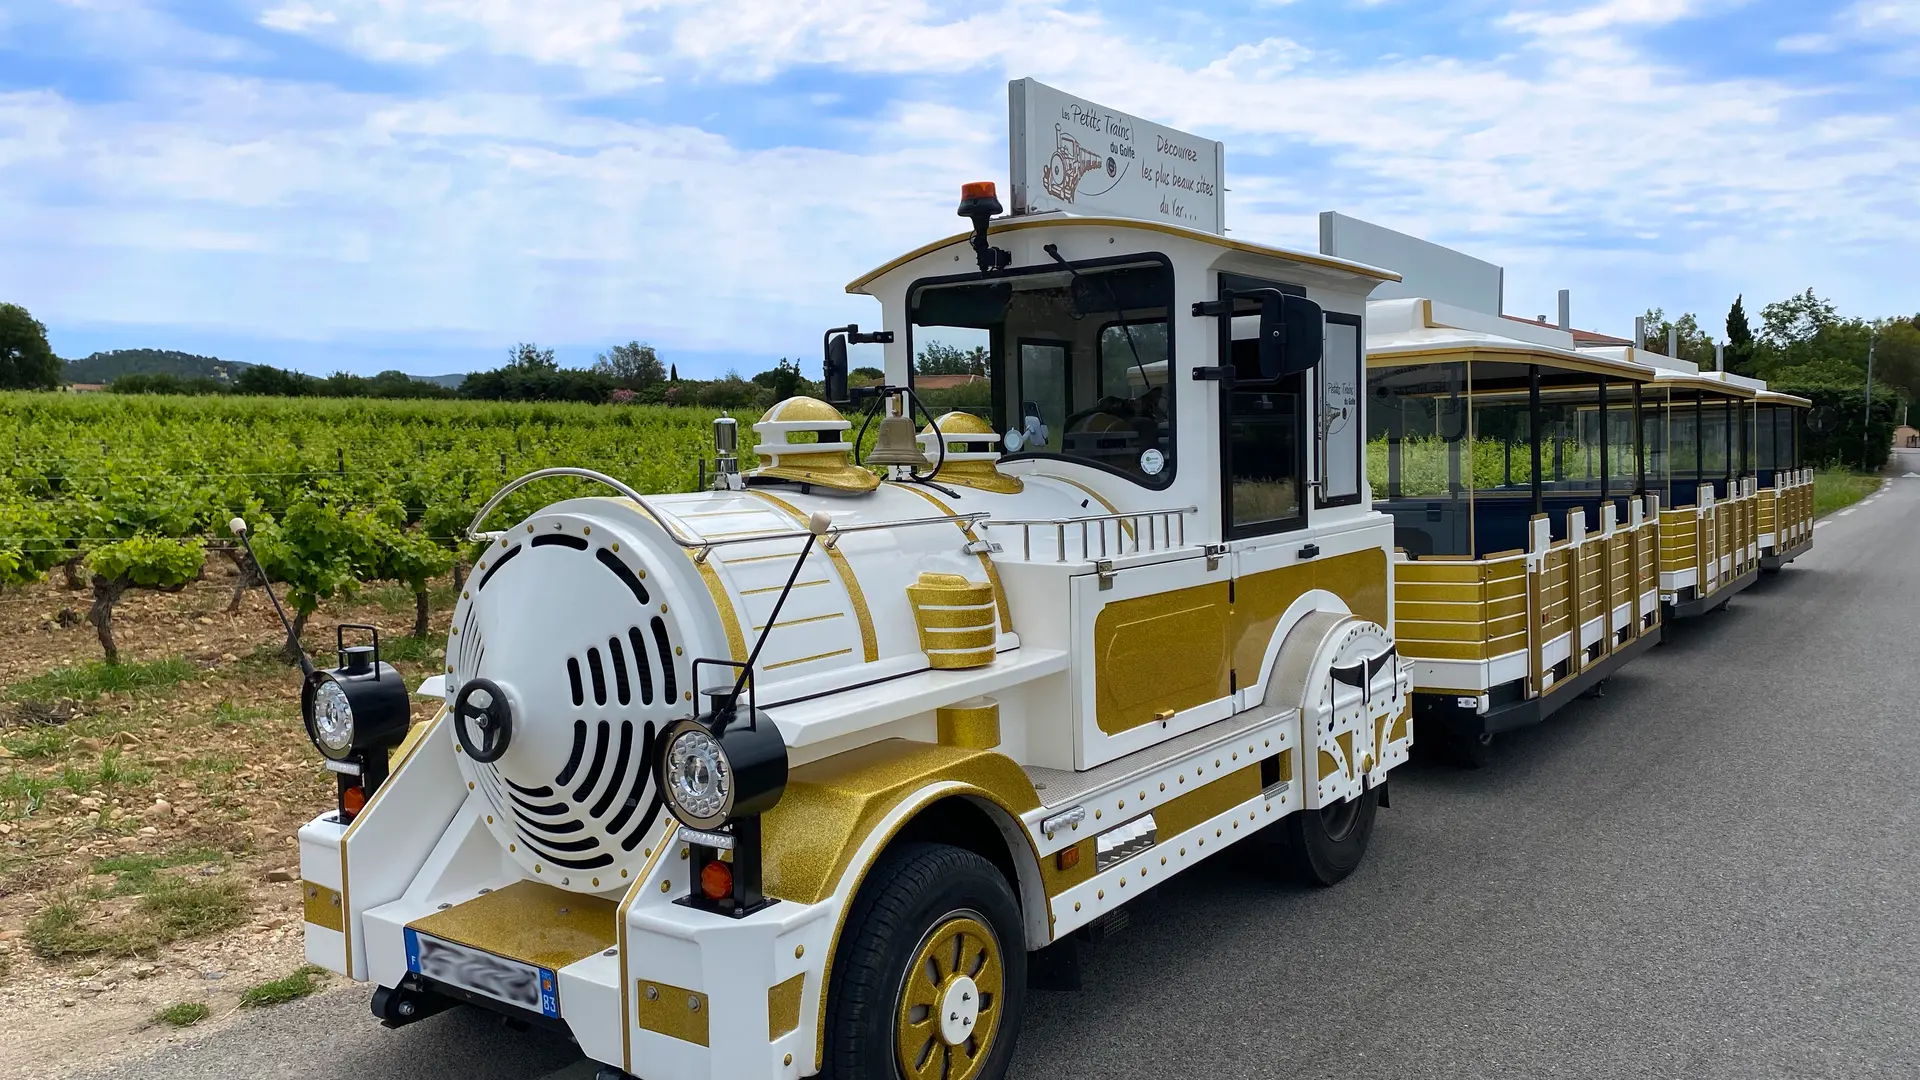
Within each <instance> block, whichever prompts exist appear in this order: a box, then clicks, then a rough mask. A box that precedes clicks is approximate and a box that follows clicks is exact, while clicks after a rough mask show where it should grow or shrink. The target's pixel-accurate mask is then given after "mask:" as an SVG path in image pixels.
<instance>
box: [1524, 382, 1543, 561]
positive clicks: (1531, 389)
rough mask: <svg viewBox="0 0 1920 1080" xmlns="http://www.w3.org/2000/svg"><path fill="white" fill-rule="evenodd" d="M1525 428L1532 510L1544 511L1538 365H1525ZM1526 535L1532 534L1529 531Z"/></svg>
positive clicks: (1535, 511)
mask: <svg viewBox="0 0 1920 1080" xmlns="http://www.w3.org/2000/svg"><path fill="white" fill-rule="evenodd" d="M1527 428H1528V432H1527V434H1528V436H1529V437H1530V441H1531V442H1532V443H1533V512H1534V513H1536V514H1540V513H1544V512H1545V511H1544V509H1543V507H1544V505H1545V504H1544V503H1543V502H1542V501H1541V498H1540V429H1541V428H1540V365H1539V364H1529V365H1527ZM1528 535H1532V534H1531V533H1529V534H1528Z"/></svg>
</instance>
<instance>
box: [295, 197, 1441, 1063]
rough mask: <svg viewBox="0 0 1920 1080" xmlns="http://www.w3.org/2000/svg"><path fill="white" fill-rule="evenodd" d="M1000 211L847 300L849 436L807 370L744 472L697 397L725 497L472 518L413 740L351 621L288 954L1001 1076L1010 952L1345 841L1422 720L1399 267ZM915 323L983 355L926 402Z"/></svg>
mask: <svg viewBox="0 0 1920 1080" xmlns="http://www.w3.org/2000/svg"><path fill="white" fill-rule="evenodd" d="M998 212H999V206H998V203H997V200H996V199H995V197H994V195H993V192H992V185H969V186H968V188H967V190H966V192H965V194H964V197H963V203H962V208H961V213H962V214H963V215H965V216H968V217H970V218H972V220H973V224H974V228H973V229H972V231H971V232H970V233H962V234H960V235H957V236H953V237H949V238H947V239H944V240H940V241H938V242H935V243H932V244H929V245H927V246H926V247H923V248H921V249H919V250H917V251H914V252H911V253H909V254H907V255H904V256H902V257H901V258H899V259H896V260H894V261H893V262H891V263H888V264H887V265H885V266H883V267H881V268H879V269H877V270H875V271H873V272H872V273H869V274H867V275H865V276H863V277H861V278H860V279H859V280H857V281H855V282H854V283H853V284H852V285H851V286H849V290H850V291H852V292H855V293H863V294H866V295H870V296H872V297H874V298H876V299H877V300H878V301H879V302H880V307H881V312H882V316H883V320H884V325H885V326H886V327H888V328H889V329H888V330H887V331H884V332H882V333H879V334H866V335H861V334H859V333H858V331H857V330H856V329H854V328H844V330H843V331H842V332H840V333H839V334H838V335H836V336H834V337H832V338H830V339H829V348H828V359H827V364H826V366H827V383H828V387H829V390H828V394H827V396H828V397H830V398H835V399H836V400H840V401H841V402H842V404H843V405H844V404H845V402H846V399H848V398H849V397H857V396H858V394H859V392H858V391H855V392H853V393H852V394H850V393H849V392H847V391H846V390H845V341H846V339H847V338H848V337H849V336H851V337H853V338H854V340H856V341H880V342H883V343H884V349H885V371H886V380H885V382H886V385H885V386H883V387H879V388H877V389H875V390H872V391H870V392H869V394H870V395H871V400H870V404H871V406H872V407H873V408H876V409H879V410H880V411H881V412H880V415H879V417H878V423H879V426H880V438H879V442H878V444H877V448H876V449H875V451H874V452H873V453H871V454H869V455H867V456H866V458H865V460H858V459H857V457H856V454H855V447H856V446H857V445H858V444H859V440H858V438H857V437H856V436H851V435H850V434H849V432H850V428H851V426H852V424H853V421H852V420H850V419H848V418H847V417H846V415H844V414H843V412H842V411H841V409H840V408H836V407H835V405H832V404H829V403H828V402H826V401H822V400H814V399H810V398H792V399H789V400H787V401H783V402H781V403H779V404H778V405H775V406H774V407H773V408H772V409H770V410H768V411H767V413H766V414H765V416H764V417H762V418H761V420H760V422H759V423H757V424H756V425H755V430H756V432H757V434H758V436H759V444H758V454H759V456H760V458H761V460H762V462H763V464H762V465H761V467H759V468H757V469H754V470H751V471H746V472H742V471H741V470H740V469H739V468H738V467H737V466H736V464H735V462H734V459H733V458H732V456H731V454H730V453H729V452H728V451H730V450H731V443H732V432H731V427H730V425H731V421H722V423H721V426H720V429H719V431H718V432H717V435H718V441H719V450H720V454H719V460H718V461H717V462H716V467H715V469H714V473H713V475H714V483H713V486H712V489H711V490H707V491H702V492H698V493H690V494H677V495H642V494H640V493H637V492H634V491H632V490H629V489H627V488H626V487H625V486H624V485H623V484H621V483H620V482H619V481H618V480H615V479H613V478H608V477H599V476H598V474H590V473H587V472H586V471H585V470H547V471H544V472H541V473H535V474H532V475H530V476H528V477H523V478H521V479H520V480H517V481H515V482H514V484H512V485H509V489H508V490H511V489H513V488H518V487H520V486H522V485H524V484H526V483H529V482H536V481H539V480H541V479H542V478H544V477H546V476H549V475H571V476H587V477H590V478H595V479H600V480H602V481H604V482H605V484H606V486H607V488H608V491H607V493H606V496H605V497H595V498H574V499H569V500H567V501H563V502H559V503H556V504H553V505H551V506H548V507H547V508H545V509H544V510H541V511H539V512H537V513H535V514H533V515H532V516H531V517H528V518H526V519H525V520H523V521H515V522H513V523H511V524H510V525H506V526H505V527H504V528H501V529H499V530H498V531H494V532H484V531H482V527H483V525H485V524H486V522H485V521H484V520H476V522H475V526H474V528H475V535H476V536H480V537H484V538H485V539H486V541H487V543H488V548H487V554H486V555H485V557H484V558H483V559H482V560H481V561H480V562H479V563H478V565H477V566H476V567H475V569H474V572H473V575H472V577H471V579H470V582H469V583H468V584H467V586H466V591H465V592H464V593H463V594H462V596H461V598H460V601H459V604H458V606H457V608H456V610H455V612H454V616H453V628H452V636H451V637H450V639H449V644H448V660H447V665H446V673H445V675H444V677H443V679H442V680H440V681H438V682H437V684H435V685H430V686H428V687H425V688H423V691H424V692H427V693H431V694H438V695H442V696H444V699H445V707H444V708H443V709H441V710H440V712H439V714H438V715H436V716H435V717H434V718H433V719H432V720H431V721H429V722H427V723H424V724H420V725H417V726H416V727H414V728H413V729H412V730H411V731H407V732H406V733H405V735H404V741H403V738H402V734H401V733H402V732H403V731H405V728H404V724H399V725H396V724H394V723H393V722H392V721H391V718H390V717H389V716H387V714H389V713H391V711H392V709H393V702H392V696H391V686H392V682H393V679H394V676H393V675H392V674H391V670H392V669H391V668H387V667H384V666H382V665H379V664H378V663H371V664H369V663H367V662H366V659H365V658H364V657H362V656H361V655H359V654H358V653H356V654H355V655H354V657H353V658H352V659H351V660H350V661H343V664H342V667H341V668H340V669H338V670H336V671H332V672H321V673H318V674H317V675H315V676H314V677H313V679H312V682H311V683H310V684H309V692H308V694H307V698H308V701H309V705H308V714H309V715H308V725H309V729H310V731H313V732H314V733H315V742H316V744H317V745H319V746H320V747H321V749H322V751H323V753H325V754H326V755H327V756H328V758H329V759H330V761H332V762H333V767H334V768H335V770H336V771H337V772H339V773H340V774H341V776H342V780H341V785H342V791H343V798H342V805H341V807H340V808H339V809H338V810H337V811H336V812H332V813H328V814H325V815H323V816H321V817H319V818H316V819H315V820H314V821H313V822H312V823H310V824H309V825H307V826H306V827H305V828H303V829H302V830H301V833H300V850H301V866H302V876H303V878H304V880H305V886H304V887H305V890H306V898H307V899H306V940H307V953H308V956H309V957H310V958H311V959H312V960H313V961H314V962H315V963H318V964H320V965H322V966H325V967H327V968H330V969H332V970H334V971H338V972H341V973H344V974H346V975H348V976H350V977H351V978H353V979H357V980H365V981H368V982H372V983H374V984H376V986H377V987H378V989H377V990H376V992H375V997H374V1010H375V1012H376V1014H378V1015H379V1016H380V1017H381V1018H382V1019H383V1020H385V1021H386V1022H388V1023H389V1024H393V1025H400V1024H404V1023H407V1022H409V1021H412V1020H415V1019H419V1018H421V1017H423V1016H426V1015H429V1014H431V1013H433V1012H435V1011H437V1010H438V1009H440V1008H443V1007H445V1006H446V1005H447V1004H449V1003H452V1002H456V1001H465V1002H469V1003H475V1004H480V1005H483V1006H485V1007H488V1008H492V1009H495V1010H498V1011H501V1012H504V1013H507V1014H509V1015H512V1016H516V1017H519V1018H522V1019H526V1020H528V1021H530V1022H536V1023H545V1024H548V1025H555V1026H559V1027H561V1028H563V1029H564V1030H566V1031H568V1032H570V1033H571V1035H572V1036H573V1037H574V1038H575V1039H576V1040H577V1041H578V1044H579V1046H580V1048H581V1050H582V1051H583V1052H584V1053H585V1054H586V1056H588V1057H589V1058H591V1059H593V1060H594V1061H597V1062H600V1063H602V1064H603V1065H604V1068H603V1070H602V1075H603V1076H606V1077H629V1076H636V1077H645V1078H646V1080H691V1078H696V1077H698V1078H716V1080H718V1078H725V1080H739V1078H746V1077H799V1076H809V1075H813V1074H815V1073H818V1072H822V1071H831V1072H832V1073H833V1074H834V1075H836V1076H842V1077H879V1076H885V1077H907V1078H920V1077H944V1078H947V1080H972V1078H976V1077H994V1076H998V1075H1000V1074H1001V1073H1002V1072H1003V1071H1004V1070H1005V1068H1006V1065H1007V1062H1008V1060H1009V1057H1010V1055H1011V1052H1012V1047H1013V1043H1014V1039H1015V1036H1016V1033H1017V1032H1018V1030H1019V1026H1020V1010H1021V1001H1022V997H1023V991H1024V989H1025V988H1026V986H1027V985H1028V981H1029V978H1030V977H1035V978H1038V977H1039V976H1040V973H1041V970H1042V969H1043V968H1044V969H1045V971H1046V972H1048V973H1049V977H1053V978H1058V977H1060V974H1059V973H1060V972H1061V971H1063V970H1064V969H1065V968H1066V967H1067V966H1068V965H1066V964H1065V963H1063V961H1064V960H1067V959H1070V958H1069V957H1066V956H1065V955H1064V954H1065V953H1066V952H1067V951H1068V950H1070V949H1071V947H1072V943H1073V941H1074V936H1075V934H1076V932H1078V931H1082V930H1083V929H1086V928H1089V927H1091V926H1093V925H1094V924H1096V923H1097V922H1098V921H1099V920H1101V919H1102V917H1103V916H1106V915H1107V914H1108V913H1110V912H1113V911H1115V909H1117V908H1119V907H1121V906H1122V905H1124V904H1125V903H1126V902H1127V901H1128V900H1129V899H1131V898H1133V897H1137V896H1139V895H1140V894H1142V893H1143V892H1145V891H1146V890H1148V889H1150V888H1152V887H1153V886H1154V885H1155V884H1157V883H1159V882H1160V881H1162V880H1165V879H1167V878H1170V877H1172V876H1174V875H1176V874H1178V873H1180V872H1181V871H1183V870H1185V869H1187V868H1188V867H1191V866H1193V865H1194V864H1195V863H1197V862H1199V861H1200V860H1201V859H1204V858H1206V857H1208V856H1212V855H1215V854H1219V853H1221V852H1223V851H1227V850H1229V849H1231V852H1232V855H1231V857H1234V858H1237V859H1244V860H1246V861H1248V862H1252V863H1269V862H1280V863H1283V864H1285V865H1286V866H1288V867H1290V868H1291V869H1292V870H1294V871H1296V872H1297V873H1298V874H1300V875H1301V876H1303V877H1305V878H1306V879H1307V880H1310V881H1314V882H1319V883H1324V884H1331V883H1333V882H1336V881H1338V880H1340V879H1341V878H1342V877H1344V876H1346V875H1347V874H1348V873H1349V872H1350V871H1351V870H1352V869H1353V868H1354V866H1355V865H1356V863H1357V862H1358V860H1359V859H1360V858H1361V855H1362V853H1363V852H1364V850H1365V848H1366V846H1367V840H1368V836H1369V834H1370V832H1371V829H1372V825H1373V821H1374V815H1375V810H1376V807H1377V806H1379V805H1384V803H1385V801H1386V791H1387V780H1388V777H1389V775H1390V772H1391V770H1393V769H1394V768H1395V767H1396V766H1398V765H1399V764H1401V763H1402V762H1403V761H1405V760H1406V758H1407V755H1408V749H1409V747H1410V745H1411V742H1412V734H1413V733H1412V728H1411V724H1412V721H1411V708H1410V695H1411V690H1412V683H1411V665H1410V664H1409V663H1408V662H1407V661H1405V660H1402V659H1401V658H1400V657H1399V655H1398V653H1397V651H1396V649H1395V647H1394V639H1393V636H1392V621H1391V620H1392V614H1391V613H1392V610H1393V597H1392V582H1391V579H1390V573H1389V562H1390V552H1391V550H1392V548H1393V536H1394V531H1393V523H1392V520H1391V519H1390V518H1388V517H1387V516H1385V515H1384V514H1382V513H1379V512H1377V511H1375V510H1374V508H1373V506H1372V504H1371V494H1370V491H1369V486H1368V483H1367V478H1366V476H1365V475H1364V470H1365V462H1366V456H1367V455H1366V453H1365V442H1364V438H1365V432H1366V430H1367V425H1366V422H1365V416H1364V409H1365V407H1366V402H1365V400H1364V395H1363V394H1362V392H1361V391H1362V388H1363V387H1364V385H1365V367H1364V358H1363V348H1364V343H1365V341H1366V334H1365V326H1364V323H1365V318H1366V300H1367V296H1368V293H1369V292H1370V291H1371V290H1372V289H1373V287H1374V286H1375V285H1376V284H1377V283H1379V282H1380V281H1382V280H1390V279H1392V278H1393V277H1394V275H1392V274H1390V273H1387V272H1384V271H1380V270H1375V269H1372V268H1370V267H1366V266H1362V265H1359V264H1356V263H1351V262H1346V261H1342V260H1339V259H1333V258H1329V257H1324V256H1318V255H1310V254H1302V253H1296V252H1291V251H1285V250H1280V249H1277V248H1270V247H1263V246H1260V245H1256V244H1250V243H1244V242H1240V241H1237V240H1229V239H1225V238H1223V237H1220V236H1216V235H1212V234H1209V233H1203V232H1198V231H1193V230H1188V229H1184V228H1179V227H1175V226H1170V225H1164V224H1159V223H1152V222H1142V221H1133V220H1123V219H1115V218H1099V217H1072V216H1067V215H1061V214H1038V215H1030V216H1020V217H995V215H996V214H997V213H998ZM931 343H941V344H944V345H946V346H948V347H950V348H955V349H961V350H970V349H972V348H974V347H978V348H981V349H983V350H984V353H983V354H982V355H984V356H985V357H986V374H985V376H984V377H981V378H977V379H972V380H948V381H950V382H951V381H960V382H964V383H966V385H965V386H964V387H961V388H960V392H956V391H955V390H954V388H952V387H948V388H945V389H943V390H941V391H939V392H936V391H935V390H934V389H933V388H932V387H930V386H926V385H920V386H916V375H915V373H914V363H913V358H914V357H915V356H916V355H917V352H918V351H919V350H922V349H924V348H925V347H926V346H927V345H928V344H931ZM920 380H921V382H922V383H923V384H924V382H925V381H926V380H925V377H924V376H922V377H920ZM942 393H945V394H947V396H949V397H964V395H967V394H970V395H971V397H967V398H965V399H966V400H968V401H970V402H972V404H970V405H968V406H966V407H962V408H952V409H944V410H943V409H940V408H939V407H937V406H932V405H923V404H921V403H924V402H929V401H931V400H932V399H935V398H938V397H939V396H940V395H941V394H942ZM935 413H938V415H934V414H935ZM916 428H917V429H918V430H917V437H916ZM506 493H507V492H506V491H505V490H503V491H502V492H501V495H500V496H496V498H495V500H494V503H493V504H490V505H489V506H488V508H487V509H485V510H483V511H482V513H481V519H485V518H487V517H488V516H490V514H491V513H492V511H493V508H494V506H495V505H497V504H498V503H499V501H500V498H501V497H503V496H505V495H506ZM382 680H385V683H384V689H383V690H382V692H379V693H376V692H374V691H372V690H370V689H368V688H369V687H371V686H374V685H375V684H380V683H381V682H382ZM383 717H385V719H383ZM362 800H364V805H362ZM1256 836H1259V837H1262V838H1264V839H1266V840H1267V841H1277V842H1266V843H1259V844H1252V845H1245V846H1236V845H1239V844H1240V842H1241V841H1246V840H1251V839H1253V838H1255V837H1256Z"/></svg>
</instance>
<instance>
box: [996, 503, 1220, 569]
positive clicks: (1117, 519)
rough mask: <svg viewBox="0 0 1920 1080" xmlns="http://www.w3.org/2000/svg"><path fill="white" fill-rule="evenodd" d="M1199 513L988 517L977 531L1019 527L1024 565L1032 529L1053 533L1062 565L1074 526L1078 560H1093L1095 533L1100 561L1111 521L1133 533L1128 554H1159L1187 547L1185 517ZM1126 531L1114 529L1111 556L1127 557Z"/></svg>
mask: <svg viewBox="0 0 1920 1080" xmlns="http://www.w3.org/2000/svg"><path fill="white" fill-rule="evenodd" d="M1199 512H1200V508H1199V507H1197V506H1181V507H1175V508H1172V509H1163V510H1128V511H1117V512H1115V513H1111V514H1086V515H1083V516H1080V517H1064V518H991V519H989V520H986V521H983V522H981V523H980V525H981V528H987V529H991V528H994V527H996V526H1000V525H1017V526H1019V527H1020V548H1021V558H1023V559H1025V560H1026V561H1028V562H1032V561H1033V530H1034V529H1037V528H1040V529H1052V530H1054V543H1055V545H1056V547H1057V553H1056V557H1055V559H1054V561H1055V562H1066V561H1067V530H1068V529H1069V528H1070V527H1072V526H1076V525H1077V526H1079V528H1080V558H1081V559H1082V560H1083V561H1087V560H1091V559H1093V558H1094V555H1093V534H1094V533H1096V532H1097V533H1098V534H1099V537H1100V556H1099V557H1100V558H1103V559H1104V558H1106V557H1107V555H1108V552H1107V523H1108V522H1113V523H1114V524H1115V525H1116V526H1118V525H1122V524H1124V525H1130V526H1132V529H1131V530H1130V531H1131V532H1132V533H1133V552H1132V553H1133V554H1136V555H1137V554H1139V553H1141V552H1143V551H1160V550H1162V549H1163V548H1166V549H1171V548H1176V547H1185V546H1187V515H1188V514H1197V513H1199ZM1143 519H1144V524H1145V526H1146V527H1145V529H1144V530H1142V528H1141V525H1142V524H1143ZM1156 523H1158V525H1159V536H1156V535H1155V529H1154V526H1155V524H1156ZM1094 525H1098V526H1099V528H1098V529H1092V528H1090V526H1094ZM1176 530H1177V531H1178V539H1177V540H1176V539H1175V532H1176ZM1128 531H1129V530H1125V529H1118V528H1116V530H1115V532H1116V533H1117V535H1116V537H1115V540H1114V545H1113V546H1114V551H1113V554H1116V555H1125V554H1128V552H1127V550H1126V544H1125V542H1124V540H1125V537H1126V533H1127V532H1128ZM1143 531H1144V532H1145V534H1146V540H1145V546H1144V547H1143V546H1142V541H1141V533H1142V532H1143Z"/></svg>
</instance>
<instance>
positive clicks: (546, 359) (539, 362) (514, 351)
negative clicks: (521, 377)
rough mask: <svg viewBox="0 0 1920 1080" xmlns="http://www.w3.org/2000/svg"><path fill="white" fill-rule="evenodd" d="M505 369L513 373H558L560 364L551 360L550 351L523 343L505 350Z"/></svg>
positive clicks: (551, 351)
mask: <svg viewBox="0 0 1920 1080" xmlns="http://www.w3.org/2000/svg"><path fill="white" fill-rule="evenodd" d="M507 367H509V368H512V369H513V370H515V371H558V370H560V362H559V361H558V360H555V359H554V358H553V350H552V349H543V348H541V347H540V346H538V345H535V344H534V343H532V342H530V341H523V342H521V343H520V344H518V345H515V346H514V347H513V348H511V349H509V350H507Z"/></svg>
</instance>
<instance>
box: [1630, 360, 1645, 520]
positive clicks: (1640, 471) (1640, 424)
mask: <svg viewBox="0 0 1920 1080" xmlns="http://www.w3.org/2000/svg"><path fill="white" fill-rule="evenodd" d="M1633 458H1634V465H1633V472H1634V482H1633V494H1634V496H1635V497H1639V496H1642V495H1645V494H1646V493H1647V421H1646V417H1645V416H1643V415H1641V412H1640V384H1639V383H1634V384H1633Z"/></svg>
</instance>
